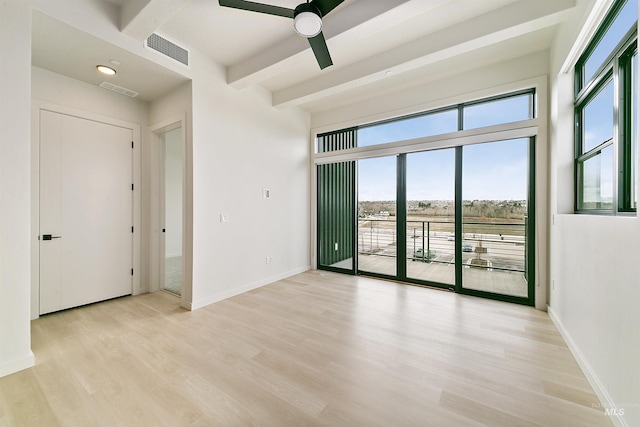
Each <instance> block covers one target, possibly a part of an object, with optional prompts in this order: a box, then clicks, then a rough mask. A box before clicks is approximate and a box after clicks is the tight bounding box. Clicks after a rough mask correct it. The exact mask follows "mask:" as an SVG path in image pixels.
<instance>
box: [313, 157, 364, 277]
mask: <svg viewBox="0 0 640 427" xmlns="http://www.w3.org/2000/svg"><path fill="white" fill-rule="evenodd" d="M355 170H356V163H355V162H341V163H331V164H327V165H319V166H318V174H317V176H318V233H317V236H318V266H319V267H320V268H324V269H329V270H347V271H348V272H354V262H355V260H354V257H353V249H354V244H353V237H354V232H353V229H354V224H355V221H354V218H355Z"/></svg>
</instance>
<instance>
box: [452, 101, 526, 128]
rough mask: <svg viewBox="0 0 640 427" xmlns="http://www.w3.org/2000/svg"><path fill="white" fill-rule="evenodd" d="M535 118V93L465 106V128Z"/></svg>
mask: <svg viewBox="0 0 640 427" xmlns="http://www.w3.org/2000/svg"><path fill="white" fill-rule="evenodd" d="M532 118H533V94H532V93H526V94H522V95H516V96H510V97H508V98H500V99H497V100H494V101H489V102H486V101H485V102H480V103H470V104H466V105H465V106H464V125H463V127H462V128H463V129H476V128H479V127H484V126H492V125H499V124H503V123H513V122H518V121H521V120H529V119H532Z"/></svg>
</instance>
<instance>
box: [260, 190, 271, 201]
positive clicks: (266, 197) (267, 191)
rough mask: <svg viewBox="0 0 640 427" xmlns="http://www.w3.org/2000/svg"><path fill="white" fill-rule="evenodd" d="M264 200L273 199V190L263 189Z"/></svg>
mask: <svg viewBox="0 0 640 427" xmlns="http://www.w3.org/2000/svg"><path fill="white" fill-rule="evenodd" d="M262 198H263V199H270V198H271V190H269V189H268V188H263V189H262Z"/></svg>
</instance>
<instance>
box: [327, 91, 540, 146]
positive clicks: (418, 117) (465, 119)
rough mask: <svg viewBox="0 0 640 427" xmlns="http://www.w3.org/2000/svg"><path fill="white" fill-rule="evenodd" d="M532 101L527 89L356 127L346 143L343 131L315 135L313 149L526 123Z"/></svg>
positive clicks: (531, 117)
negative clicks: (524, 121)
mask: <svg viewBox="0 0 640 427" xmlns="http://www.w3.org/2000/svg"><path fill="white" fill-rule="evenodd" d="M534 99H535V90H534V89H527V90H523V91H519V92H515V93H509V94H505V95H500V96H496V97H493V98H487V99H480V100H477V101H471V102H465V103H463V104H457V105H451V106H448V107H445V108H442V109H438V110H431V111H425V112H422V113H419V114H413V115H409V116H404V117H398V118H395V119H391V120H385V121H382V122H378V123H372V124H368V125H363V126H358V127H356V128H352V129H350V130H355V133H352V134H350V137H349V138H348V139H346V140H345V139H342V137H340V136H339V135H341V133H342V132H343V131H338V132H329V133H325V134H321V135H318V137H317V141H316V142H317V145H316V147H317V148H316V149H317V152H318V153H327V152H331V151H339V150H348V149H351V148H357V147H368V146H373V145H380V144H387V143H393V142H398V141H407V140H410V139H417V138H425V137H428V136H435V135H442V134H446V133H453V132H457V131H459V130H467V129H476V128H481V127H487V126H494V125H501V124H507V123H514V122H519V121H522V120H530V119H533V118H534Z"/></svg>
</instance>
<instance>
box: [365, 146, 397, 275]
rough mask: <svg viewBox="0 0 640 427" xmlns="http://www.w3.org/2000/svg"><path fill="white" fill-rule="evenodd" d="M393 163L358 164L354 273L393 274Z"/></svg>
mask: <svg viewBox="0 0 640 427" xmlns="http://www.w3.org/2000/svg"><path fill="white" fill-rule="evenodd" d="M396 161H397V157H396V156H392V157H380V158H375V159H365V160H358V271H362V272H365V273H373V274H378V275H383V276H392V277H395V276H396V274H397V273H396V270H397V268H396V254H397V246H396V244H397V238H396V237H397V231H396Z"/></svg>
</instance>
